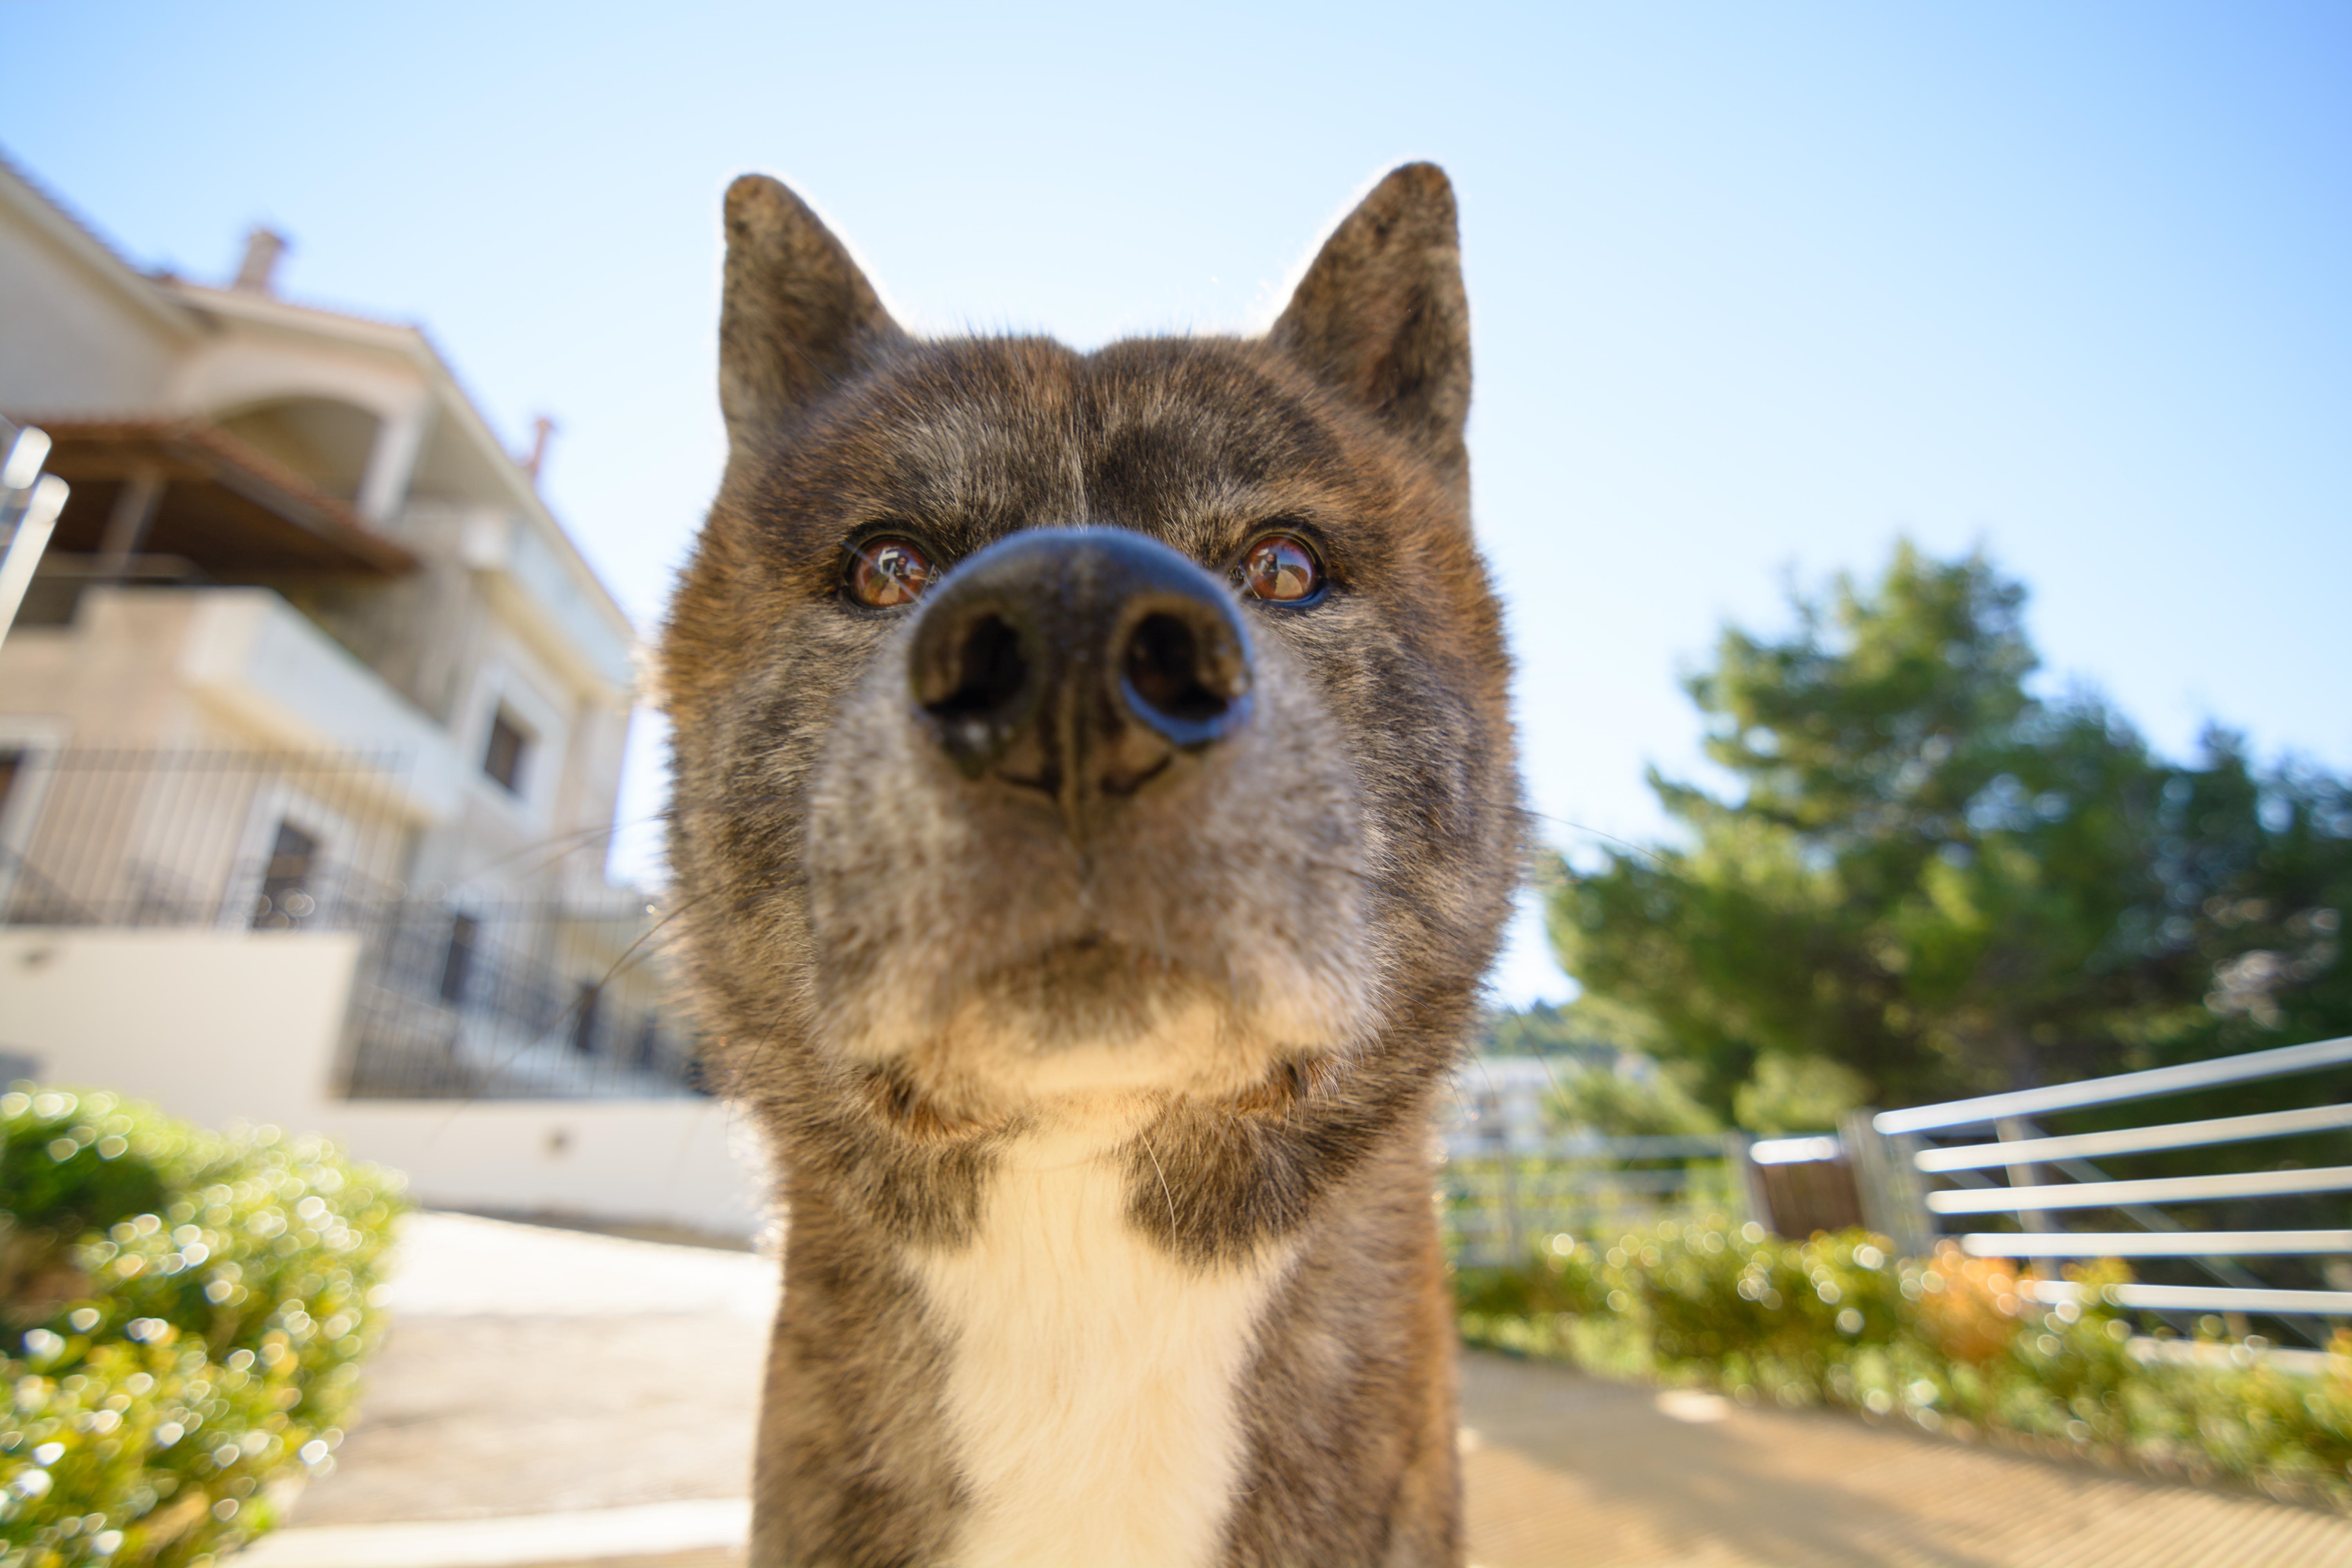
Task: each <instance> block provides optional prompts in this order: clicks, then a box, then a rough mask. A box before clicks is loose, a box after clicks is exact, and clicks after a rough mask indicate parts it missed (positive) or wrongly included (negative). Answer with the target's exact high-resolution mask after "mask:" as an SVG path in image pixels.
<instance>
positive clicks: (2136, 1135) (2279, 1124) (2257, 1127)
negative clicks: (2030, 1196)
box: [1912, 1105, 2352, 1175]
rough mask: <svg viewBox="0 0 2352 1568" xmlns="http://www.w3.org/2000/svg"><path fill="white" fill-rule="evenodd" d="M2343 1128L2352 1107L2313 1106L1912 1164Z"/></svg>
mask: <svg viewBox="0 0 2352 1568" xmlns="http://www.w3.org/2000/svg"><path fill="white" fill-rule="evenodd" d="M2342 1127H2352V1105H2315V1106H2310V1107H2307V1108H2305V1109H2304V1110H2265V1111H2261V1112H2258V1113H2256V1114H2255V1115H2252V1116H2217V1117H2214V1118H2212V1119H2211V1120H2210V1121H2174V1122H2168V1123H2166V1124H2164V1125H2162V1126H2158V1127H2126V1128H2123V1129H2120V1130H2119V1131H2114V1132H2082V1133H2077V1134H2075V1135H2074V1136H2072V1137H2066V1138H2021V1139H2018V1140H2017V1141H2016V1142H2011V1143H1969V1144H1964V1145H1962V1146H1960V1147H1958V1148H1955V1149H1923V1150H1921V1151H1920V1152H1919V1155H1918V1158H1917V1159H1916V1160H1915V1161H1913V1162H1912V1163H1914V1164H1916V1165H1917V1166H1918V1167H1919V1169H1920V1170H1922V1171H1925V1172H1927V1173H1930V1174H1932V1175H1942V1174H1945V1173H1949V1172H1952V1171H1986V1170H1990V1169H1991V1168H1992V1167H1994V1166H1996V1165H2030V1164H2033V1163H2038V1162H2042V1161H2056V1160H2084V1159H2091V1158H2094V1157H2096V1156H2103V1155H2109V1154H2145V1153H2147V1152H2150V1151H2152V1150H2157V1149H2193V1148H2199V1147H2202V1146H2203V1145H2206V1144H2210V1143H2242V1142H2248V1141H2249V1140H2252V1139H2256V1138H2288V1137H2293V1136H2294V1134H2296V1133H2299V1132H2327V1131H2334V1130H2336V1129H2337V1128H2342Z"/></svg>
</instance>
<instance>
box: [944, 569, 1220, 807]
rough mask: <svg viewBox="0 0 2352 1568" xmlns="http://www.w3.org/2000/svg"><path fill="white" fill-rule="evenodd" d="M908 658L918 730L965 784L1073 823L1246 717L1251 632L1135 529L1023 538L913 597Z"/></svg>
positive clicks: (1215, 585) (1203, 582)
mask: <svg viewBox="0 0 2352 1568" xmlns="http://www.w3.org/2000/svg"><path fill="white" fill-rule="evenodd" d="M921 616H922V618H921V619H920V620H919V622H918V623H917V624H916V626H915V635H914V641H913V644H912V647H911V648H910V650H909V653H908V676H909V680H910V684H911V685H912V687H913V690H914V698H915V704H916V708H917V710H918V711H919V713H920V714H921V716H922V721H923V722H924V723H925V724H926V725H927V726H929V729H930V731H931V732H932V733H933V734H934V735H935V736H936V737H937V738H938V741H939V743H940V746H941V747H943V748H944V749H945V750H946V752H947V753H948V755H949V756H950V757H951V758H953V759H954V760H955V763H956V765H957V766H958V767H960V768H961V770H962V771H963V773H964V774H965V775H966V776H967V777H970V778H974V779H980V778H993V779H997V780H1001V781H1003V783H1005V784H1012V785H1014V786H1017V787H1019V788H1022V789H1026V790H1034V791H1037V792H1039V793H1042V794H1044V795H1049V796H1051V797H1052V798H1053V799H1054V800H1055V802H1056V803H1057V804H1058V805H1060V806H1061V807H1062V809H1063V811H1064V814H1065V815H1066V816H1067V817H1068V818H1069V819H1070V821H1071V822H1072V823H1073V824H1076V823H1077V822H1079V821H1081V820H1083V819H1084V817H1085V816H1087V813H1088V812H1089V811H1090V810H1091V809H1092V808H1093V807H1094V806H1095V805H1097V803H1099V802H1100V801H1102V800H1103V799H1105V798H1106V797H1117V796H1122V795H1132V794H1134V793H1135V792H1136V791H1137V790H1139V789H1141V788H1142V787H1143V786H1144V785H1145V784H1149V783H1150V781H1151V780H1153V779H1154V778H1157V777H1158V776H1160V774H1161V773H1165V772H1167V771H1168V769H1169V768H1170V766H1171V764H1172V763H1174V762H1175V760H1176V759H1177V758H1178V757H1179V756H1180V755H1182V754H1185V753H1197V752H1201V751H1202V750H1204V749H1205V748H1207V747H1209V746H1211V745H1213V744H1214V743H1215V742H1218V741H1221V740H1223V738H1224V737H1226V736H1227V735H1230V734H1232V733H1233V732H1234V731H1235V730H1237V729H1239V728H1240V727H1241V725H1242V724H1244V722H1246V721H1247V720H1248V718H1249V709H1250V649H1249V635H1248V633H1247V632H1246V631H1244V629H1243V626H1242V621H1241V616H1240V611H1239V608H1238V606H1237V605H1235V604H1234V596H1233V595H1232V594H1231V593H1230V592H1228V591H1227V589H1226V588H1225V586H1224V584H1222V583H1219V582H1218V581H1217V580H1216V579H1215V578H1214V577H1212V576H1211V575H1209V574H1208V573H1206V572H1204V571H1202V569H1201V568H1200V567H1198V566H1196V565H1194V564H1193V563H1192V562H1191V561H1189V560H1187V559H1185V558H1184V557H1183V556H1181V555H1180V554H1178V553H1177V552H1175V551H1173V550H1171V549H1170V548H1169V547H1168V546H1166V545H1164V544H1161V543H1160V542H1158V541H1157V540H1153V539H1148V538H1146V537H1144V536H1143V535H1142V534H1139V533H1131V532H1129V531H1127V530H1125V529H1118V528H1036V529H1027V530H1024V531H1021V532H1019V533H1015V534H1013V535H1012V536H1011V537H1010V538H1007V539H1003V540H1000V541H998V542H996V543H994V544H992V545H990V546H989V547H988V548H987V549H986V550H983V551H982V552H980V553H979V554H977V555H974V556H973V557H971V559H970V560H969V561H966V562H964V563H962V564H961V565H960V566H958V567H957V568H956V569H955V570H954V571H953V572H952V573H950V574H949V575H948V577H947V579H946V580H945V581H944V582H942V583H941V584H940V585H939V587H937V588H936V589H934V590H933V591H932V592H931V594H930V595H929V598H928V599H927V600H926V602H925V603H924V605H923V608H922V612H921Z"/></svg>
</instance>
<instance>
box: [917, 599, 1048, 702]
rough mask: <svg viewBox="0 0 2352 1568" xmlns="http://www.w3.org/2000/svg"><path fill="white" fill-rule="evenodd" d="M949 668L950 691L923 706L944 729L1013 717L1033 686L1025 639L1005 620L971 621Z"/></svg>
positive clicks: (990, 617)
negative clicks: (1023, 650)
mask: <svg viewBox="0 0 2352 1568" xmlns="http://www.w3.org/2000/svg"><path fill="white" fill-rule="evenodd" d="M949 668H950V671H951V672H952V674H951V679H952V681H953V684H952V685H951V686H950V689H949V690H948V691H947V693H946V694H945V695H944V696H941V697H939V698H937V699H935V700H931V701H929V702H926V703H924V704H923V706H924V707H925V708H926V709H928V710H929V711H930V714H931V716H932V717H933V718H935V719H938V720H939V721H940V722H941V723H944V724H954V723H958V722H960V721H962V722H970V721H982V722H987V721H1001V720H1003V719H1006V718H1009V717H1010V716H1011V715H1012V712H1013V709H1014V708H1016V707H1017V706H1019V704H1020V701H1021V696H1022V691H1023V689H1024V687H1026V686H1027V685H1028V682H1029V661H1028V660H1027V659H1025V658H1022V657H1021V634H1020V633H1018V632H1016V631H1014V630H1013V627H1012V626H1011V625H1010V624H1008V623H1007V622H1006V621H1005V619H1004V617H1003V616H992V615H983V616H975V617H973V619H972V620H971V624H969V625H968V626H965V627H964V629H963V637H962V638H961V641H960V642H959V643H958V645H957V647H956V650H955V656H954V660H953V662H952V663H951V664H950V667H949Z"/></svg>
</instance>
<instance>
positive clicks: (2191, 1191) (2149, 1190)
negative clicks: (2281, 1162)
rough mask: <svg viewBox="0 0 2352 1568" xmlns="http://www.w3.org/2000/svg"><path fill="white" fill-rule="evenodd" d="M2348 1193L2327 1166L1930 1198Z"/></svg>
mask: <svg viewBox="0 0 2352 1568" xmlns="http://www.w3.org/2000/svg"><path fill="white" fill-rule="evenodd" d="M2346 1191H2352V1165H2326V1166H2322V1167H2320V1168H2318V1169H2316V1170H2309V1171H2245V1172H2241V1173H2236V1174H2234V1175H2226V1176H2155V1177H2150V1178H2148V1179H2147V1180H2145V1181H2137V1182H2080V1183H2074V1182H2070V1183H2065V1184H2059V1185H2054V1186H2043V1187H1979V1188H1973V1189H1970V1190H1969V1191H1965V1192H1949V1193H1929V1194H1927V1207H1928V1209H1929V1211H1930V1212H1931V1213H1935V1214H2018V1213H2036V1212H2039V1211H2041V1210H2044V1209H2095V1208H2115V1207H2117V1206H2119V1205H2125V1204H2188V1203H2198V1202H2200V1201H2202V1200H2204V1199H2207V1198H2271V1197H2283V1196H2285V1195H2287V1194H2295V1193H2340V1192H2346Z"/></svg>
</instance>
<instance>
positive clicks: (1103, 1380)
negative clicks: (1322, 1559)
mask: <svg viewBox="0 0 2352 1568" xmlns="http://www.w3.org/2000/svg"><path fill="white" fill-rule="evenodd" d="M1120 1110H1126V1111H1127V1113H1126V1114H1120V1113H1119V1111H1120ZM1106 1111H1108V1114H1107V1113H1106ZM1138 1114H1139V1108H1137V1109H1136V1110H1127V1108H1098V1109H1097V1110H1095V1111H1094V1112H1093V1113H1092V1114H1090V1115H1087V1116H1084V1117H1082V1118H1071V1117H1067V1116H1065V1117H1061V1118H1054V1119H1049V1120H1048V1121H1047V1124H1046V1125H1047V1129H1048V1130H1046V1131H1039V1132H1036V1133H1033V1134H1030V1135H1026V1136H1022V1137H1018V1138H1016V1139H1014V1140H1013V1141H1012V1142H1011V1143H1010V1144H1009V1146H1007V1147H1006V1148H1005V1149H1004V1150H1003V1153H1002V1154H1001V1156H1000V1157H999V1159H998V1160H997V1162H996V1163H995V1168H994V1170H993V1171H992V1173H991V1174H990V1175H989V1177H988V1178H987V1179H986V1181H985V1183H984V1185H983V1188H982V1194H981V1214H980V1223H979V1226H978V1227H977V1231H976V1234H974V1235H973V1236H972V1237H971V1238H970V1240H969V1241H967V1242H966V1243H965V1244H963V1245H961V1246H951V1247H917V1248H913V1249H910V1256H909V1258H908V1262H909V1266H910V1271H911V1272H912V1273H913V1274H914V1276H915V1278H916V1279H918V1280H919V1282H920V1287H921V1290H922V1294H923V1300H924V1303H925V1307H926V1309H927V1312H928V1315H929V1316H930V1317H931V1318H932V1319H933V1321H935V1323H936V1324H937V1326H938V1330H939V1331H940V1337H941V1338H942V1340H943V1341H944V1342H946V1344H947V1345H948V1347H949V1357H948V1363H947V1376H946V1384H945V1387H944V1389H943V1391H942V1404H943V1405H944V1414H945V1415H946V1418H947V1428H948V1432H949V1435H950V1443H951V1445H952V1447H953V1448H954V1449H955V1453H956V1465H957V1468H958V1470H959V1471H960V1472H961V1474H962V1476H963V1477H964V1478H965V1479H966V1483H967V1485H968V1486H969V1487H970V1489H971V1494H972V1495H971V1510H970V1513H969V1514H968V1516H967V1518H966V1519H965V1521H964V1522H963V1524H962V1527H961V1539H960V1540H959V1542H958V1543H957V1550H956V1552H955V1556H954V1558H953V1561H954V1562H956V1563H958V1564H959V1565H961V1568H1056V1565H1059V1564H1064V1563H1066V1564H1069V1565H1071V1568H1080V1565H1087V1564H1098V1563H1128V1564H1134V1565H1135V1568H1160V1565H1165V1568H1193V1565H1198V1564H1206V1563H1213V1561H1215V1558H1216V1555H1217V1552H1218V1550H1219V1546H1220V1543H1221V1542H1222V1540H1223V1534H1224V1529H1225V1523H1226V1521H1227V1518H1228V1516H1229V1515H1230V1514H1231V1512H1232V1507H1233V1499H1234V1490H1235V1489H1236V1487H1237V1485H1238V1483H1239V1479H1240V1477H1241V1474H1242V1468H1243V1461H1244V1457H1245V1451H1246V1446H1247V1445H1246V1435H1245V1433H1244V1427H1243V1423H1242V1413H1241V1401H1240V1397H1239V1387H1238V1385H1239V1383H1240V1380H1241V1378H1242V1377H1243V1375H1244V1373H1245V1371H1246V1369H1247V1367H1248V1365H1249V1363H1250V1361H1251V1359H1252V1355H1253V1352H1254V1349H1255V1335H1256V1328H1257V1324H1258V1321H1259V1320H1260V1318H1261V1316H1262V1314H1263V1313H1264V1310H1265V1304H1266V1302H1267V1300H1268V1299H1269V1297H1270V1295H1271V1294H1272V1292H1273V1291H1274V1289H1276V1285H1277V1284H1278V1283H1279V1281H1280V1279H1281V1277H1282V1274H1283V1272H1284V1269H1285V1268H1286V1265H1287V1263H1288V1260H1289V1251H1288V1249H1287V1248H1285V1247H1265V1248H1262V1249H1260V1250H1259V1251H1258V1252H1257V1253H1255V1255H1253V1256H1251V1257H1249V1258H1244V1259H1241V1260H1237V1261H1234V1262H1232V1263H1229V1264H1225V1265H1223V1266H1219V1267H1214V1268H1197V1267H1194V1266H1193V1265H1191V1264H1189V1263H1186V1262H1184V1261H1182V1260H1181V1259H1179V1258H1176V1257H1175V1256H1173V1255H1172V1254H1171V1252H1170V1251H1169V1250H1168V1248H1167V1247H1165V1246H1164V1245H1163V1244H1162V1243H1160V1241H1158V1240H1156V1239H1154V1238H1152V1237H1149V1236H1147V1235H1146V1234H1145V1233H1144V1232H1143V1231H1142V1230H1140V1229H1139V1228H1138V1227H1137V1226H1135V1225H1134V1224H1133V1223H1132V1222H1131V1220H1130V1218H1129V1208H1130V1205H1131V1201H1132V1185H1131V1182H1130V1180H1129V1164H1128V1162H1127V1160H1126V1159H1125V1158H1123V1157H1122V1153H1121V1150H1120V1147H1119V1145H1120V1144H1121V1143H1123V1142H1125V1141H1126V1140H1125V1138H1123V1137H1118V1136H1117V1135H1118V1134H1123V1133H1126V1132H1128V1131H1129V1129H1130V1128H1132V1127H1134V1126H1136V1124H1137V1117H1138ZM1140 1135H1141V1136H1142V1138H1143V1139H1144V1141H1145V1142H1146V1144H1147V1145H1148V1142H1149V1134H1148V1132H1144V1133H1141V1134H1140ZM1171 1202H1172V1199H1171Z"/></svg>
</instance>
